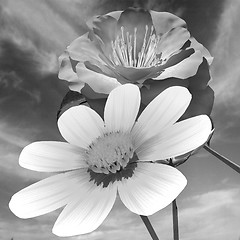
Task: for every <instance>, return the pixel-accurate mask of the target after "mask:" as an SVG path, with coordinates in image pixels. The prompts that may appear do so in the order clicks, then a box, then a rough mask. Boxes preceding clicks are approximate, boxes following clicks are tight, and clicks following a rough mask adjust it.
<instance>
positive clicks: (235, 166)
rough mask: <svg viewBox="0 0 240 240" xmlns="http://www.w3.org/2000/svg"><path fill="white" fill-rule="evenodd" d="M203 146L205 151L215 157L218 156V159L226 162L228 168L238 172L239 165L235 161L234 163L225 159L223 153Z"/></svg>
mask: <svg viewBox="0 0 240 240" xmlns="http://www.w3.org/2000/svg"><path fill="white" fill-rule="evenodd" d="M203 148H204V149H205V150H206V151H208V152H209V153H211V154H212V155H213V156H215V157H216V158H218V159H219V160H221V161H222V162H224V163H225V164H227V165H228V166H229V167H230V168H232V169H233V170H235V171H236V172H238V173H240V166H239V165H237V164H236V163H234V162H232V161H231V160H229V159H227V158H226V157H224V156H223V155H221V154H219V153H218V152H216V151H214V150H213V149H212V148H210V147H209V146H208V145H205V146H204V147H203Z"/></svg>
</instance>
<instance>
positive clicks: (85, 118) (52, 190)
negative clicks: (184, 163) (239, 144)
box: [9, 84, 211, 236]
mask: <svg viewBox="0 0 240 240" xmlns="http://www.w3.org/2000/svg"><path fill="white" fill-rule="evenodd" d="M140 101H141V99H140V91H139V88H138V87H137V86H136V85H133V84H126V85H123V86H120V87H117V88H116V89H114V90H113V91H112V92H111V93H110V94H109V97H108V99H107V102H106V106H105V111H104V121H103V120H102V118H101V117H100V116H99V115H98V114H97V113H96V112H95V111H94V110H92V109H91V108H88V107H86V106H75V107H72V108H70V109H68V110H67V111H65V112H64V113H63V114H62V115H61V116H60V118H59V120H58V127H59V130H60V132H61V134H62V136H63V137H64V138H65V140H66V141H67V142H35V143H32V144H30V145H28V146H27V147H25V148H24V149H23V151H22V153H21V155H20V159H19V162H20V165H21V166H23V167H25V168H28V169H31V170H35V171H42V172H58V174H57V175H55V176H52V177H49V178H46V179H44V180H42V181H40V182H37V183H35V184H33V185H31V186H29V187H27V188H25V189H23V190H21V191H20V192H18V193H16V194H15V195H14V196H13V197H12V199H11V201H10V204H9V206H10V209H11V210H12V211H13V213H15V214H16V215H17V216H19V217H21V218H29V217H35V216H38V215H42V214H45V213H48V212H51V211H54V210H55V209H58V208H60V207H63V206H65V205H66V206H65V208H64V209H63V211H62V213H61V214H60V216H59V217H58V219H57V221H56V223H55V225H54V227H53V233H55V234H56V235H58V236H72V235H77V234H84V233H88V232H91V231H93V230H94V229H96V228H97V227H98V226H99V225H100V224H101V223H102V222H103V220H104V219H105V218H106V216H107V215H108V213H109V212H110V210H111V208H112V206H113V204H114V201H115V198H116V195H117V193H118V194H119V196H120V198H121V200H122V202H123V203H124V204H125V206H126V207H127V208H128V209H129V210H130V211H132V212H134V213H136V214H140V215H151V214H154V213H155V212H157V211H159V210H160V209H162V208H164V207H165V206H167V205H168V204H170V203H171V202H172V201H173V200H174V199H175V198H176V197H177V196H178V194H179V193H180V192H181V191H182V190H183V189H184V187H185V185H186V178H185V177H184V176H183V175H182V173H181V172H180V171H178V170H177V169H175V168H173V167H171V166H168V165H166V164H159V163H157V162H156V161H157V160H161V159H162V160H164V159H169V158H173V157H175V156H179V155H181V154H184V153H187V152H189V151H191V150H193V149H195V148H197V147H199V146H201V145H202V144H203V143H204V142H205V141H206V140H207V138H208V136H209V134H210V132H211V121H210V119H209V118H208V117H207V116H206V115H201V116H197V117H193V118H190V119H187V120H184V121H180V122H177V120H178V119H179V118H180V117H181V115H182V114H183V113H184V111H185V110H186V108H187V106H188V105H189V103H190V101H191V94H190V93H189V92H188V90H187V89H186V88H183V87H171V88H168V89H167V90H165V91H164V92H162V93H161V94H160V95H159V96H157V97H156V98H155V99H154V100H153V101H152V102H151V103H150V104H149V105H148V106H147V107H146V108H145V110H144V111H143V112H142V114H141V115H140V116H139V117H138V119H137V121H136V118H137V115H138V111H139V106H140Z"/></svg>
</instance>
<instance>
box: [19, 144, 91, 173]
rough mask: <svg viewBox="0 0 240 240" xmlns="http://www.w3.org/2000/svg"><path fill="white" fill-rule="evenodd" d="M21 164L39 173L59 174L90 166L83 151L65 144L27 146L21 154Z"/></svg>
mask: <svg viewBox="0 0 240 240" xmlns="http://www.w3.org/2000/svg"><path fill="white" fill-rule="evenodd" d="M19 164H20V165H21V166H22V167H24V168H27V169H30V170H34V171H39V172H58V171H67V170H73V169H77V168H84V167H87V166H88V165H87V164H86V163H85V162H84V153H83V150H82V149H81V148H79V147H75V146H73V145H70V144H68V143H65V142H52V141H51V142H50V141H49V142H35V143H31V144H29V145H28V146H26V147H25V148H24V149H23V151H22V152H21V154H20V157H19Z"/></svg>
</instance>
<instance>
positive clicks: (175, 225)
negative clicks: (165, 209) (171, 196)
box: [172, 199, 179, 240]
mask: <svg viewBox="0 0 240 240" xmlns="http://www.w3.org/2000/svg"><path fill="white" fill-rule="evenodd" d="M172 215H173V239H174V240H179V231H178V208H177V201H176V199H175V200H173V202H172Z"/></svg>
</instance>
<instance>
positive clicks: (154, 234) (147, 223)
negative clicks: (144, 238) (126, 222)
mask: <svg viewBox="0 0 240 240" xmlns="http://www.w3.org/2000/svg"><path fill="white" fill-rule="evenodd" d="M140 217H141V219H142V221H143V223H144V224H145V226H146V228H147V230H148V232H149V234H150V235H151V237H152V239H153V240H159V238H158V236H157V234H156V233H155V231H154V229H153V227H152V225H151V223H150V221H149V219H148V217H147V216H143V215H140Z"/></svg>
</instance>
